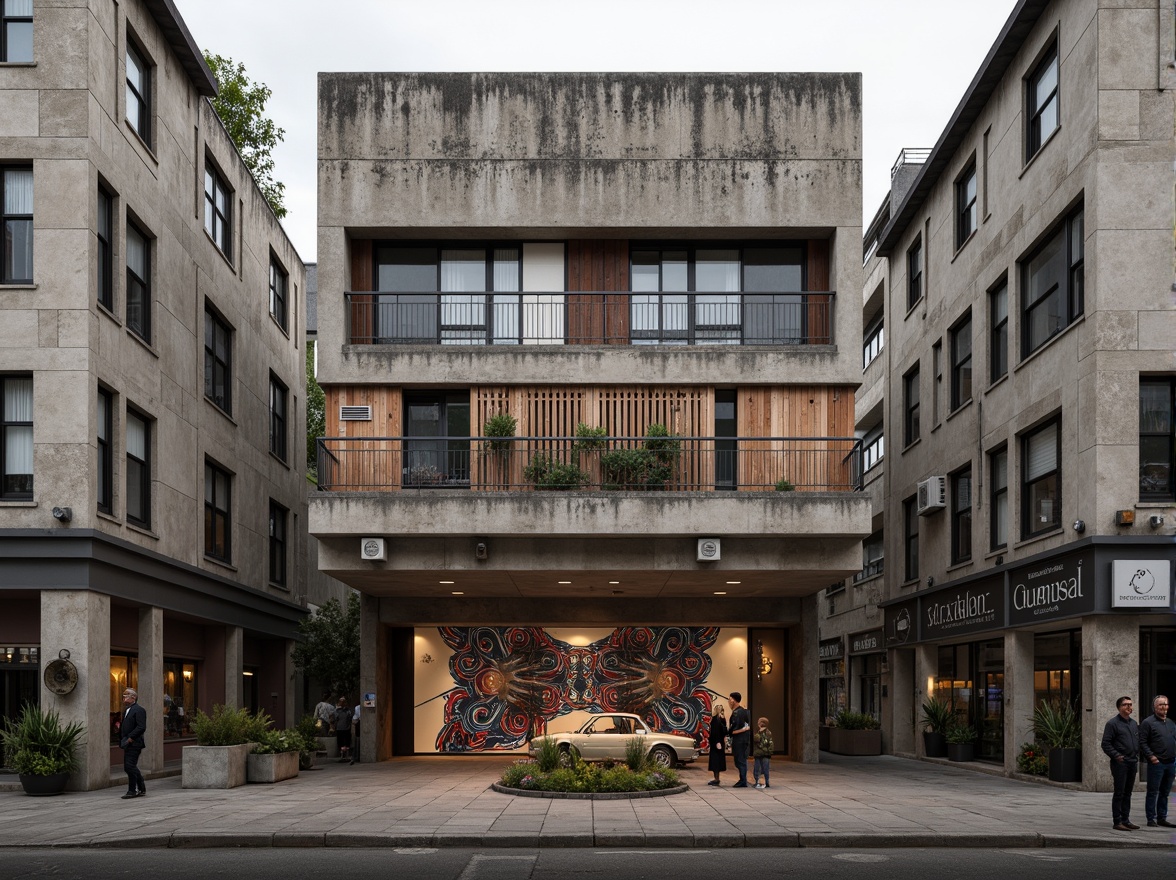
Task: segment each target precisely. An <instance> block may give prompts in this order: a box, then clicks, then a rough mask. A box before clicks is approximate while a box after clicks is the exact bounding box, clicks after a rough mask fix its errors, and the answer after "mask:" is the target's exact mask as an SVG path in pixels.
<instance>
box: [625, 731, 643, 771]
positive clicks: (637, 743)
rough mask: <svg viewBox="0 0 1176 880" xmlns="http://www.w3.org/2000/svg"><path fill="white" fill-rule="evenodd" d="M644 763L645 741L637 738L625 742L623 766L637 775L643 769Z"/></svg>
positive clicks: (630, 738)
mask: <svg viewBox="0 0 1176 880" xmlns="http://www.w3.org/2000/svg"><path fill="white" fill-rule="evenodd" d="M646 761H647V758H646V755H645V741H644V740H642V739H641V737H639V736H631V737H629V738H628V739H627V740H625V766H626V767H628V768H629V769H630V770H632V771H633V772H634V773H637V772H640V771H642V770H644V769H645V765H646Z"/></svg>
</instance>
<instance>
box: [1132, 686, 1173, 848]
mask: <svg viewBox="0 0 1176 880" xmlns="http://www.w3.org/2000/svg"><path fill="white" fill-rule="evenodd" d="M1152 710H1153V712H1152V714H1151V715H1149V716H1148V717H1147V718H1145V719H1143V723H1142V724H1140V725H1139V751H1140V752H1142V753H1143V759H1144V760H1145V761H1147V794H1146V795H1145V796H1144V798H1143V809H1144V812H1145V813H1146V814H1147V824H1148V827H1150V828H1154V827H1156V826H1157V825H1158V826H1160V827H1162V828H1176V823H1173V822H1169V821H1168V795H1169V794H1171V793H1172V778H1173V776H1176V722H1173V721H1172V719H1171V718H1169V717H1168V698H1167V697H1165V696H1164V695H1163V694H1161V695H1160V696H1158V697H1156V698H1155V699H1154V700H1152Z"/></svg>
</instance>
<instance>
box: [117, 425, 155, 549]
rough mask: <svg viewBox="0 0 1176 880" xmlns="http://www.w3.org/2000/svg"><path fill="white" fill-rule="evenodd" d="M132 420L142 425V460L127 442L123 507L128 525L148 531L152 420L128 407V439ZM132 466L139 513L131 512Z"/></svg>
mask: <svg viewBox="0 0 1176 880" xmlns="http://www.w3.org/2000/svg"><path fill="white" fill-rule="evenodd" d="M132 419H134V420H135V421H137V422H140V423H141V424H142V425H143V458H139V457H138V456H136V455H133V454H132V453H131V444H130V441H129V440H128V441H127V443H126V446H125V449H124V450H123V451H124V454H125V457H126V471H127V472H126V478H127V490H126V497H125V499H124V502H125V503H124V505H123V507H124V513H125V514H126V518H127V522H128V523H130V524H132V525H136V526H139V527H140V528H143V529H149V528H151V426H152V422H153V420H152V419H151V417H150V416H148V415H146V414H145V413H142V412H140V411H139V410H136V409H134V408H132V407H130V406H128V407H127V415H126V427H127V435H128V437H129V435H130V427H131V420H132ZM132 464H134V465H136V466H137V468H138V471H139V480H138V483H139V485H138V489H139V497H140V498H142V499H143V505H142V509H141V510H140V511H132V510H131V479H132V474H133V473H134V468H132ZM140 514H141V515H140Z"/></svg>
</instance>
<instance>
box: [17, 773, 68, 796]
mask: <svg viewBox="0 0 1176 880" xmlns="http://www.w3.org/2000/svg"><path fill="white" fill-rule="evenodd" d="M19 778H20V784H21V787H22V788H23V789H24V791H25V794H27V795H29V796H30V797H49V796H51V795H55V794H61V793H62V792H63V791H65V786H66V783H68V782H69V773H54V774H52V775H50V776H34V775H32V774H31V773H21V774H20V777H19Z"/></svg>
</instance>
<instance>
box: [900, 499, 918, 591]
mask: <svg viewBox="0 0 1176 880" xmlns="http://www.w3.org/2000/svg"><path fill="white" fill-rule="evenodd" d="M918 501H919V499H918V497H917V496H913V497H911V498H908V499H906V501H904V502H903V503H902V544H903V557H904V566H905V571H904V572H903V580H907V581H915V580H918V579H919V508H918Z"/></svg>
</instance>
